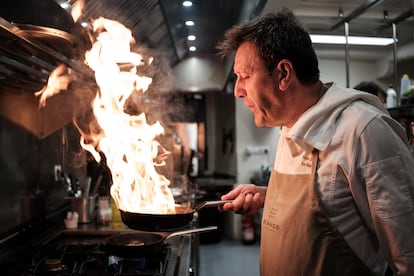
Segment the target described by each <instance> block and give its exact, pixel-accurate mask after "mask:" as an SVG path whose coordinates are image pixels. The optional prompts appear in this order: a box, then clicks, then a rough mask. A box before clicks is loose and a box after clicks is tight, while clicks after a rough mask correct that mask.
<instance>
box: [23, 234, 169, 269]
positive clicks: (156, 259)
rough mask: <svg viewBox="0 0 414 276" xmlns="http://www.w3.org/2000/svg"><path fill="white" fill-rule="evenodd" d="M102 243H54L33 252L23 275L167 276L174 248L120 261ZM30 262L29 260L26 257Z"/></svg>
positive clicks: (123, 258)
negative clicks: (167, 267)
mask: <svg viewBox="0 0 414 276" xmlns="http://www.w3.org/2000/svg"><path fill="white" fill-rule="evenodd" d="M102 248H103V246H102V243H99V242H98V243H95V242H90V241H89V242H85V241H80V242H74V241H71V243H69V244H67V243H66V242H65V241H64V242H62V241H59V240H58V241H52V242H50V243H48V244H46V245H43V246H42V247H41V248H39V249H38V251H33V252H32V258H31V265H28V268H27V269H26V271H25V272H24V273H22V275H25V276H35V275H59V276H65V275H100V276H105V275H119V276H121V275H138V276H139V275H155V276H157V275H160V276H162V275H165V272H166V266H167V263H168V258H169V256H170V254H171V246H170V245H168V244H166V246H164V247H163V249H161V250H160V251H159V252H155V253H151V254H150V255H145V256H142V257H133V258H129V257H118V256H114V255H109V254H108V253H107V252H105V250H103V249H102ZM26 259H27V257H26Z"/></svg>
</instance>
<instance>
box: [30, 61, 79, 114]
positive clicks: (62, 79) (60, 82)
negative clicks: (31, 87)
mask: <svg viewBox="0 0 414 276" xmlns="http://www.w3.org/2000/svg"><path fill="white" fill-rule="evenodd" d="M66 69H67V67H66V65H64V64H60V65H59V66H58V67H56V68H55V69H54V70H53V71H52V73H50V75H49V79H48V81H47V84H46V85H45V86H44V87H43V88H42V89H41V90H39V91H37V92H35V93H34V95H35V96H36V97H40V98H39V107H45V106H46V100H47V99H48V98H50V97H52V96H53V95H56V94H59V93H60V92H61V91H63V90H67V89H68V86H69V84H70V83H71V82H72V81H73V80H75V76H73V75H69V74H66Z"/></svg>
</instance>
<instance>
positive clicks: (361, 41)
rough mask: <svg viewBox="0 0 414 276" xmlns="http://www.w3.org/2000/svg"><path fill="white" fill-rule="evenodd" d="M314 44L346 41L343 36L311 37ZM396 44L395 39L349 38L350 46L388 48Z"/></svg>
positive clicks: (342, 42) (343, 42)
mask: <svg viewBox="0 0 414 276" xmlns="http://www.w3.org/2000/svg"><path fill="white" fill-rule="evenodd" d="M310 36H311V39H312V43H316V44H345V43H346V39H345V36H343V35H310ZM392 43H394V39H393V38H388V37H369V36H348V44H349V45H371V46H387V45H390V44H392Z"/></svg>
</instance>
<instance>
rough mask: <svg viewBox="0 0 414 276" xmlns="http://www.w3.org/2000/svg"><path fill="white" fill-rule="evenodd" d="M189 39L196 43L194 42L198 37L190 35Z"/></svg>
mask: <svg viewBox="0 0 414 276" xmlns="http://www.w3.org/2000/svg"><path fill="white" fill-rule="evenodd" d="M187 39H188V40H190V41H194V40H196V36H195V35H189V36H187Z"/></svg>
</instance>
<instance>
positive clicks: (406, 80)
mask: <svg viewBox="0 0 414 276" xmlns="http://www.w3.org/2000/svg"><path fill="white" fill-rule="evenodd" d="M410 85H411V79H410V77H409V76H408V74H403V76H402V77H401V84H400V95H401V97H404V96H405V93H407V92H408V90H409V89H410Z"/></svg>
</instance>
